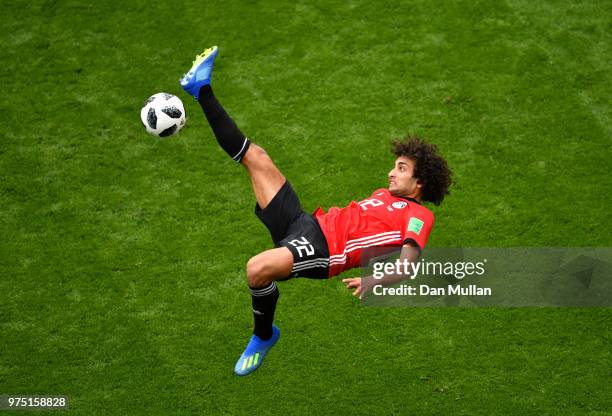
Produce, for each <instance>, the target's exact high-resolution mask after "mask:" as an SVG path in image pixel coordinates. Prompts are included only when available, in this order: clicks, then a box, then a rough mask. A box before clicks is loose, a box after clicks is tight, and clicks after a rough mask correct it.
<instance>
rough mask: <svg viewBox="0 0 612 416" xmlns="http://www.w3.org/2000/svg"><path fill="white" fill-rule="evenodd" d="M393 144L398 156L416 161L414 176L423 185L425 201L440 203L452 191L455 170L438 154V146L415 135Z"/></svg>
mask: <svg viewBox="0 0 612 416" xmlns="http://www.w3.org/2000/svg"><path fill="white" fill-rule="evenodd" d="M392 145H393V148H392V152H393V154H395V156H396V157H400V156H405V157H407V158H408V159H410V160H412V161H413V162H414V165H415V166H414V173H413V176H414V177H415V178H416V179H417V180H418V181H419V182H420V183H421V184H422V185H423V188H422V189H423V201H428V202H432V203H433V204H434V205H440V203H441V202H442V200H443V199H444V197H445V196H446V195H448V194H449V193H450V192H449V191H448V188H450V186H451V184H452V175H453V172H452V171H451V170H450V168H449V167H448V164H447V163H446V160H444V158H442V156H440V155H439V154H438V148H437V146H436V145H435V144H430V143H427V142H425V141H424V140H423V139H421V138H420V137H417V136H413V135H409V136H407V137H405V138H404V139H401V140H400V139H396V140H394V141H393V142H392Z"/></svg>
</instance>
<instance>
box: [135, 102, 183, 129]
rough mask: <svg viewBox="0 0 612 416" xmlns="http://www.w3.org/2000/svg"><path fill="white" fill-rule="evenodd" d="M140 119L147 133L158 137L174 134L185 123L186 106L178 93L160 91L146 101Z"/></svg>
mask: <svg viewBox="0 0 612 416" xmlns="http://www.w3.org/2000/svg"><path fill="white" fill-rule="evenodd" d="M140 119H141V120H142V124H143V125H144V127H145V129H147V133H149V134H152V135H154V136H158V137H167V136H172V135H173V134H176V133H178V132H179V130H180V129H182V128H183V126H184V125H185V107H183V102H182V101H181V99H180V98H178V97H177V96H176V95H172V94H168V93H166V92H158V93H157V94H155V95H152V96H150V97H149V98H148V99H147V101H145V103H144V105H143V106H142V109H141V110H140Z"/></svg>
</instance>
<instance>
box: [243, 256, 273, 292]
mask: <svg viewBox="0 0 612 416" xmlns="http://www.w3.org/2000/svg"><path fill="white" fill-rule="evenodd" d="M266 274H267V273H266V265H265V262H264V261H263V260H262V259H260V258H258V257H257V256H255V257H251V258H250V259H249V261H248V262H247V265H246V275H247V280H248V282H249V286H250V287H259V286H263V285H265V284H266V283H268V282H269V281H270V279H269V277H268V276H267V275H266Z"/></svg>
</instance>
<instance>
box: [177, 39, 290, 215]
mask: <svg viewBox="0 0 612 416" xmlns="http://www.w3.org/2000/svg"><path fill="white" fill-rule="evenodd" d="M218 53H219V49H218V48H217V47H216V46H213V47H212V48H209V49H206V50H205V51H204V52H203V53H202V54H200V55H198V56H197V57H196V59H195V60H194V61H193V65H192V66H191V68H190V69H189V71H188V72H187V73H186V74H185V75H183V77H182V78H181V86H182V87H183V89H184V90H185V91H186V92H187V93H189V94H190V95H191V96H193V97H194V98H195V99H196V100H198V102H199V103H200V105H201V107H202V110H204V114H205V115H206V118H207V120H208V123H209V124H210V127H211V128H212V130H213V133H214V134H215V137H216V138H217V142H218V143H219V145H220V146H221V147H222V148H223V150H225V152H226V153H227V154H228V155H229V156H230V157H231V158H232V159H233V160H235V161H236V162H242V164H243V165H244V167H245V168H246V169H247V171H248V173H249V175H250V177H251V183H252V185H253V191H254V192H255V198H256V199H257V203H258V204H259V206H260V207H261V208H265V207H266V206H267V205H268V204H269V203H270V201H271V200H272V198H273V197H274V195H276V193H277V192H278V191H279V189H280V188H281V186H282V185H283V184H284V183H285V177H284V176H283V175H282V174H281V172H280V171H279V170H278V168H277V167H276V165H274V162H273V161H272V159H271V158H270V157H269V156H268V154H267V153H266V152H265V150H264V149H262V148H261V147H259V146H257V145H254V144H252V143H251V141H250V140H249V139H248V138H247V137H246V136H245V135H244V134H243V133H242V132H241V131H240V129H239V128H238V126H236V123H234V121H233V120H232V119H231V117H230V116H229V115H228V114H227V113H226V111H225V109H224V108H223V106H222V105H221V103H219V101H218V100H217V98H216V97H215V94H214V93H213V90H212V87H211V85H210V84H211V77H212V71H213V67H214V62H215V58H216V57H217V54H218Z"/></svg>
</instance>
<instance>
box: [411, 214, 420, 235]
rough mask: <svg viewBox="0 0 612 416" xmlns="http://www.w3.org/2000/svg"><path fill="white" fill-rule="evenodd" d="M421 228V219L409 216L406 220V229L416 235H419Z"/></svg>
mask: <svg viewBox="0 0 612 416" xmlns="http://www.w3.org/2000/svg"><path fill="white" fill-rule="evenodd" d="M422 229H423V221H421V220H420V219H418V218H417V217H410V221H409V222H408V231H412V232H413V233H415V234H416V235H419V234H420V233H421V230H422Z"/></svg>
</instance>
